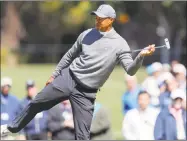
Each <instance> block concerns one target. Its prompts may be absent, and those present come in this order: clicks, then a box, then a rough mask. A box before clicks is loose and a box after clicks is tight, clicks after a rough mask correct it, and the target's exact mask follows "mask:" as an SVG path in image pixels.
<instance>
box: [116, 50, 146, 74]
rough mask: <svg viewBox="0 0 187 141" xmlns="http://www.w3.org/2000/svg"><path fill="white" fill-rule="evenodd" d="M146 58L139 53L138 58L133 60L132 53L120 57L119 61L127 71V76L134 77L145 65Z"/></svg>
mask: <svg viewBox="0 0 187 141" xmlns="http://www.w3.org/2000/svg"><path fill="white" fill-rule="evenodd" d="M143 59H144V57H143V56H141V54H140V53H139V54H138V55H137V57H136V58H135V59H134V60H133V59H132V56H131V54H130V53H124V54H121V55H119V61H120V63H121V65H122V67H123V68H124V69H125V71H126V72H127V74H129V75H131V76H132V75H134V74H135V73H136V72H137V71H138V69H139V68H140V67H141V65H142V63H143Z"/></svg>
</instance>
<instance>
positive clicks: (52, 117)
mask: <svg viewBox="0 0 187 141" xmlns="http://www.w3.org/2000/svg"><path fill="white" fill-rule="evenodd" d="M48 114H49V115H48V122H47V126H48V130H49V131H50V132H51V137H52V140H75V135H74V123H73V114H72V109H71V104H70V102H69V100H66V101H63V102H61V103H59V104H58V105H56V106H54V107H53V108H51V109H50V110H49V111H48Z"/></svg>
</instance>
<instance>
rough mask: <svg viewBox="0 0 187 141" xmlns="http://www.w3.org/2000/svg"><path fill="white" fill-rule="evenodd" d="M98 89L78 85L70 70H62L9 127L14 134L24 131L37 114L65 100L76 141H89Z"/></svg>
mask: <svg viewBox="0 0 187 141" xmlns="http://www.w3.org/2000/svg"><path fill="white" fill-rule="evenodd" d="M96 93H97V90H96V89H88V88H86V87H83V86H82V85H80V84H78V83H77V82H76V81H75V79H74V76H73V74H72V73H71V71H70V69H69V68H66V69H64V70H62V72H61V75H59V76H58V77H57V78H55V80H54V81H53V82H52V83H51V84H49V85H47V86H46V87H44V88H43V90H41V92H39V93H38V94H37V95H36V97H35V98H34V99H33V100H32V101H31V102H30V103H29V104H28V105H27V106H26V107H25V108H24V109H23V111H21V112H20V113H19V115H18V116H17V117H15V119H14V120H13V121H12V123H11V124H9V125H8V129H9V130H10V132H12V133H17V132H19V131H20V130H21V129H23V128H24V127H25V126H26V125H27V124H28V123H29V122H30V121H31V120H32V119H33V118H34V117H35V115H36V114H37V113H39V112H41V111H43V110H49V109H50V108H52V107H53V106H55V105H56V104H58V103H60V102H62V101H63V100H68V99H69V100H70V103H71V106H72V111H73V119H74V128H75V139H76V140H89V139H90V128H91V122H92V116H93V110H94V101H95V97H96Z"/></svg>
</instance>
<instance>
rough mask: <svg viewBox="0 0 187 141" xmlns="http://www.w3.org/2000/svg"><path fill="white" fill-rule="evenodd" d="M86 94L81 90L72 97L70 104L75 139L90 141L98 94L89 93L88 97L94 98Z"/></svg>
mask: <svg viewBox="0 0 187 141" xmlns="http://www.w3.org/2000/svg"><path fill="white" fill-rule="evenodd" d="M85 93H87V92H82V91H80V90H78V91H76V92H75V93H73V94H71V95H70V98H69V99H70V102H71V106H72V111H73V119H74V128H75V139H76V140H89V139H90V128H91V122H92V117H93V111H94V101H95V93H96V92H91V93H90V92H88V93H87V94H88V95H92V96H93V97H86V96H85Z"/></svg>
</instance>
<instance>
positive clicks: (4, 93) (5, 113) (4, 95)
mask: <svg viewBox="0 0 187 141" xmlns="http://www.w3.org/2000/svg"><path fill="white" fill-rule="evenodd" d="M11 87H12V79H11V78H9V77H3V78H2V79H1V125H4V124H8V123H9V122H10V121H11V120H12V119H13V118H14V117H15V115H16V111H17V109H18V106H19V100H18V99H17V98H16V97H15V96H13V95H11V94H10V90H11ZM3 139H4V140H5V139H8V140H11V139H13V137H12V136H6V137H4V138H3Z"/></svg>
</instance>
